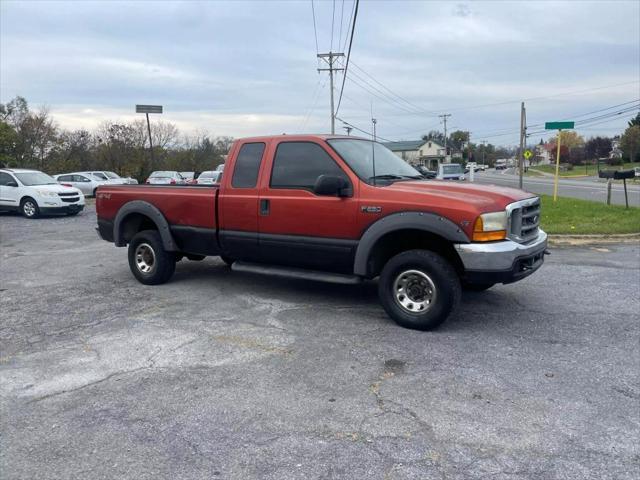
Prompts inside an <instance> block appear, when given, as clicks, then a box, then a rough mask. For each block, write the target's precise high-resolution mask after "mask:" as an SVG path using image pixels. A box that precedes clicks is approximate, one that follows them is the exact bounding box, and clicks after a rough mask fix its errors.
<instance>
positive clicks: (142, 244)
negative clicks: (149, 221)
mask: <svg viewBox="0 0 640 480" xmlns="http://www.w3.org/2000/svg"><path fill="white" fill-rule="evenodd" d="M129 268H130V269H131V272H132V273H133V276H134V277H136V278H137V279H138V281H139V282H140V283H144V284H145V285H159V284H161V283H165V282H167V281H168V280H169V279H170V278H171V277H172V276H173V272H175V270H176V258H175V255H174V254H173V253H171V252H167V251H166V250H165V249H164V247H163V245H162V238H161V237H160V234H159V233H158V232H157V231H156V230H144V231H142V232H138V233H136V234H135V235H134V237H133V238H132V239H131V243H129Z"/></svg>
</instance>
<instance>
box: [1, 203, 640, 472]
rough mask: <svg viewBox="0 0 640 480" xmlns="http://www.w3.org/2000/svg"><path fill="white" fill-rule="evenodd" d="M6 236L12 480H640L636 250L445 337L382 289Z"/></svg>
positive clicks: (538, 283)
mask: <svg viewBox="0 0 640 480" xmlns="http://www.w3.org/2000/svg"><path fill="white" fill-rule="evenodd" d="M94 225H95V213H94V212H93V209H92V207H89V208H88V211H86V212H84V213H82V214H81V215H79V216H78V217H75V218H52V219H41V220H32V221H29V220H26V219H23V218H21V217H18V216H15V215H0V252H1V253H0V255H1V256H0V279H1V285H0V287H1V290H2V292H1V294H0V311H1V312H2V322H1V324H0V407H1V415H0V428H1V432H2V434H1V435H0V476H1V477H2V478H7V479H32V478H37V479H82V480H84V479H88V478H91V479H154V480H155V479H217V478H221V479H222V478H224V479H242V480H246V479H278V480H281V479H300V478H305V479H309V480H311V479H380V480H382V479H431V478H433V479H442V478H447V479H457V480H462V479H465V480H468V479H486V478H491V479H497V480H507V479H509V480H516V479H518V480H522V479H545V480H549V479H576V480H577V479H580V480H584V479H594V480H595V479H597V480H604V479H611V480H613V479H615V480H626V479H637V478H640V470H639V469H640V463H639V462H638V458H639V456H638V455H639V453H640V452H639V442H638V425H639V424H640V408H638V407H639V401H640V382H639V378H638V371H639V370H638V365H639V364H640V351H639V350H640V348H639V325H638V311H640V301H639V297H638V282H639V281H640V269H639V268H640V267H639V265H640V252H639V251H638V247H637V246H633V245H631V246H624V245H615V246H606V248H594V247H581V248H556V249H553V250H552V255H551V256H550V257H547V258H548V260H547V263H546V264H545V265H544V266H543V267H542V268H541V270H540V271H539V272H537V273H536V274H534V275H532V276H531V277H529V278H527V279H526V280H524V281H522V282H520V283H516V284H512V285H507V286H496V287H494V288H492V289H491V290H489V291H487V292H484V293H481V294H479V293H468V294H466V295H465V296H464V297H463V302H462V305H461V308H460V310H459V312H458V313H457V314H456V315H454V317H453V318H452V319H450V320H449V321H448V322H447V323H445V324H444V325H443V326H442V328H440V329H439V330H438V331H436V332H424V333H423V332H416V331H411V330H406V329H402V328H400V327H398V326H397V325H395V324H394V323H393V322H392V321H391V320H389V318H388V317H387V316H386V315H385V313H384V311H383V310H382V308H381V307H380V305H379V303H378V301H377V296H376V285H375V283H373V282H371V283H366V284H364V285H358V286H343V285H328V284H322V283H314V282H305V281H299V280H286V279H277V278H267V277H260V276H253V275H249V274H239V273H234V272H231V271H230V270H229V269H228V268H226V267H225V266H224V264H223V263H222V262H220V261H219V260H218V259H215V258H213V259H206V260H204V261H202V262H189V261H182V262H180V263H179V264H178V266H177V270H176V275H175V277H174V280H173V281H172V282H171V283H168V284H166V285H163V286H158V287H147V286H143V285H141V284H139V283H137V282H136V281H135V280H134V279H133V277H132V275H131V273H130V272H129V269H128V266H127V261H126V250H125V249H118V248H115V247H114V246H113V245H111V244H108V243H106V242H103V241H101V240H99V239H98V238H97V236H96V234H95V232H94V230H93V228H94Z"/></svg>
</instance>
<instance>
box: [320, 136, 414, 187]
mask: <svg viewBox="0 0 640 480" xmlns="http://www.w3.org/2000/svg"><path fill="white" fill-rule="evenodd" d="M327 142H328V143H329V145H331V146H332V147H333V148H334V149H335V151H336V152H338V155H340V156H341V157H342V159H343V160H344V161H345V162H347V164H348V165H349V166H350V167H351V169H352V170H353V171H354V172H355V173H356V175H358V177H360V178H361V179H362V180H364V181H365V182H367V183H368V184H370V185H372V184H374V182H375V184H377V185H380V184H382V185H388V184H389V183H391V182H394V181H398V180H406V179H421V178H422V175H420V173H419V172H418V171H417V170H416V169H415V168H413V167H412V166H411V165H409V164H408V163H407V162H405V161H404V160H402V159H401V158H400V157H398V156H396V155H395V154H394V153H393V152H392V151H391V150H389V149H388V148H387V147H385V146H383V145H381V144H379V143H376V142H372V141H370V140H356V139H349V138H334V139H333V140H327ZM374 158H375V172H374V165H373V160H374ZM374 176H375V179H374Z"/></svg>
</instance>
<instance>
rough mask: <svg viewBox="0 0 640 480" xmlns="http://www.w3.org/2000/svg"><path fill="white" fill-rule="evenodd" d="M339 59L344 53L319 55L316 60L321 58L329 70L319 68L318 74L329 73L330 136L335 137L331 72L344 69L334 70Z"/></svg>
mask: <svg viewBox="0 0 640 480" xmlns="http://www.w3.org/2000/svg"><path fill="white" fill-rule="evenodd" d="M339 57H344V53H334V52H329V53H319V54H318V58H321V59H322V60H324V61H325V62H327V64H328V65H329V68H319V69H318V71H319V72H329V80H330V83H331V88H330V90H329V92H330V93H331V135H335V133H336V114H335V110H334V106H333V72H339V71H342V70H344V68H335V67H334V66H333V65H334V64H335V61H336V59H337V58H339Z"/></svg>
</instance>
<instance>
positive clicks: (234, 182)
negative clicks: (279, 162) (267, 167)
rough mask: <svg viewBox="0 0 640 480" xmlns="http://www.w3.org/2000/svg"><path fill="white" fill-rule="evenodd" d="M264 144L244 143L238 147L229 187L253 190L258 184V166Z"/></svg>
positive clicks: (260, 161)
mask: <svg viewBox="0 0 640 480" xmlns="http://www.w3.org/2000/svg"><path fill="white" fill-rule="evenodd" d="M265 146H266V145H265V143H263V142H255V143H245V144H243V145H242V146H241V147H240V151H239V152H238V156H237V158H236V162H235V166H234V168H233V176H232V177H231V187H233V188H255V187H256V184H257V183H258V174H259V173H260V164H261V163H262V157H263V154H264V150H265Z"/></svg>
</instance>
